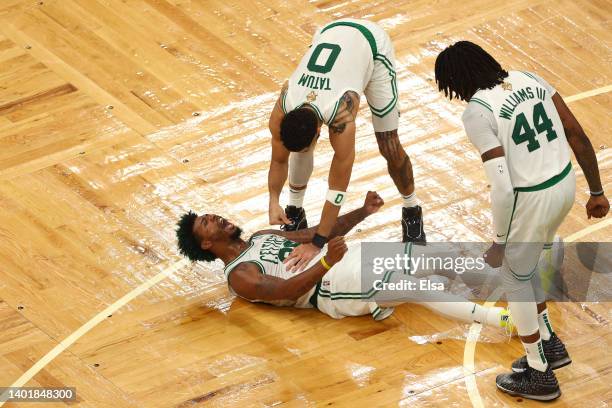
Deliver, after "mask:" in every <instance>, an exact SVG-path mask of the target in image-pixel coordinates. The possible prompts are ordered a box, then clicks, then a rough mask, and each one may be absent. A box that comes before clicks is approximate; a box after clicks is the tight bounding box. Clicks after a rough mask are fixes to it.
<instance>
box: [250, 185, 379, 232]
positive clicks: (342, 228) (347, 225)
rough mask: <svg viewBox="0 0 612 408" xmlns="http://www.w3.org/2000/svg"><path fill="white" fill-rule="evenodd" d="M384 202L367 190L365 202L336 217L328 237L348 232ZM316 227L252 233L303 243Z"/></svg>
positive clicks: (376, 194) (374, 192)
mask: <svg viewBox="0 0 612 408" xmlns="http://www.w3.org/2000/svg"><path fill="white" fill-rule="evenodd" d="M384 204H385V202H384V201H383V199H382V198H381V197H380V196H379V195H378V193H377V192H376V191H368V193H367V194H366V198H365V202H364V203H363V206H362V207H359V208H357V209H356V210H353V211H350V212H348V213H346V214H344V215H341V216H340V217H338V219H337V220H336V224H335V225H334V227H333V228H332V231H331V234H330V239H332V238H335V237H338V236H344V235H346V234H348V233H349V231H350V230H352V229H353V228H354V227H355V226H356V225H357V224H359V223H360V222H361V221H363V220H364V219H366V217H368V216H370V215H372V214H374V213H375V212H377V211H378V210H379V209H380V208H381V207H382V206H383V205H384ZM318 227H319V226H318V225H315V226H314V227H310V228H306V229H303V230H299V231H280V230H272V229H268V230H262V231H258V232H256V233H255V234H254V235H261V234H276V235H280V236H282V237H285V238H287V239H290V240H292V241H294V242H299V243H301V244H303V243H308V242H311V241H312V238H313V237H314V234H315V233H316V232H317V228H318Z"/></svg>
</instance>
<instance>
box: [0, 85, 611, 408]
mask: <svg viewBox="0 0 612 408" xmlns="http://www.w3.org/2000/svg"><path fill="white" fill-rule="evenodd" d="M610 91H612V85H608V86H604V87H601V88H597V89H593V90H591V91H586V92H582V93H579V94H576V95H573V96H570V97H568V98H566V99H565V101H566V102H568V103H569V102H573V101H577V100H580V99H584V98H588V97H591V96H595V95H599V94H602V93H606V92H610ZM606 221H608V222H607V223H606ZM606 221H604V222H600V223H598V224H604V223H606V225H608V224H609V223H610V221H612V219H607V220H606ZM598 224H595V225H598ZM595 225H591V226H589V227H587V228H584V229H583V230H581V231H578V232H577V233H575V234H573V235H576V234H579V233H581V232H582V231H585V230H589V231H588V232H586V233H585V234H584V235H586V234H587V233H589V232H591V231H594V230H596V229H591V228H592V227H594V226H595ZM606 225H604V226H601V227H600V228H604V227H605V226H606ZM598 229H599V228H598ZM573 235H571V236H570V237H572V236H573ZM570 237H568V238H570ZM575 239H577V238H575ZM566 241H567V242H571V241H570V240H569V239H568V240H566ZM188 263H189V262H188V261H187V260H186V259H182V260H180V261H177V262H175V263H174V264H172V265H170V266H169V267H167V268H166V269H164V270H163V271H161V272H159V273H158V274H157V275H155V276H153V277H152V278H151V279H149V280H147V281H145V282H143V283H142V284H140V285H139V286H137V287H136V288H134V289H132V290H131V291H130V292H128V293H127V294H125V295H124V296H122V297H121V298H119V299H118V300H117V301H115V302H114V303H112V304H111V305H110V306H108V307H106V309H104V310H102V311H101V312H99V313H98V314H96V315H95V316H94V317H93V318H91V319H90V320H89V321H87V322H86V323H85V324H83V325H82V326H81V327H79V328H78V329H77V330H76V331H74V332H73V333H71V334H70V335H69V336H68V337H66V338H65V339H64V340H62V341H61V342H59V343H58V344H57V345H56V346H55V347H53V348H52V349H51V350H50V351H49V352H48V353H47V354H45V355H44V356H43V357H42V358H41V359H40V360H38V361H37V362H36V363H35V364H34V365H33V366H32V367H30V368H29V369H28V370H27V371H26V372H25V373H23V374H22V375H21V376H20V377H19V378H18V379H17V380H16V381H15V382H14V383H13V384H12V385H11V387H23V386H24V385H25V384H27V383H28V382H29V381H30V380H31V379H32V378H34V376H35V375H36V374H38V373H39V372H40V371H41V370H42V369H43V368H44V367H46V366H47V365H48V364H49V363H50V362H51V361H53V360H54V359H55V358H56V357H57V356H58V355H60V354H61V353H62V352H63V351H64V350H66V349H67V348H68V347H70V346H71V345H72V344H74V343H75V342H76V341H77V340H78V339H80V338H81V337H83V336H84V335H85V334H87V333H88V332H89V331H90V330H91V329H93V328H94V327H96V326H97V325H98V324H100V323H101V322H102V321H104V320H105V319H107V318H108V316H109V315H111V314H113V313H114V312H116V311H117V310H119V309H120V308H121V307H123V306H125V305H126V304H127V303H129V302H131V301H132V300H133V299H135V298H136V297H138V296H140V295H141V294H142V293H144V292H146V291H147V290H149V289H150V288H151V287H153V286H155V285H157V284H158V283H159V282H161V281H163V280H164V279H166V278H168V277H169V276H170V275H172V274H173V273H175V272H176V271H177V270H178V269H180V268H182V267H183V266H186V265H187V264H188ZM494 304H495V302H485V303H484V305H483V306H489V307H490V306H492V305H494ZM475 325H476V327H475ZM478 326H480V327H478ZM481 330H482V325H479V324H478V323H472V325H471V326H470V332H469V335H468V339H467V340H466V344H465V348H464V354H463V356H464V361H463V370H464V373H465V372H466V370H470V367H471V370H470V371H469V375H466V376H465V377H464V379H465V384H466V390H467V393H468V396H469V397H470V400H471V401H472V406H473V407H474V408H483V407H484V405H483V404H482V399H481V397H480V393H479V392H478V384H477V383H476V373H475V372H474V367H475V366H474V361H475V352H476V343H477V342H478V337H479V336H480V331H481ZM470 335H471V337H470ZM468 346H469V347H470V348H471V350H468ZM467 358H470V360H469V361H468V360H467ZM3 395H4V394H3ZM5 402H6V401H5ZM5 402H3V401H0V407H2V406H4V404H5ZM478 404H479V405H478Z"/></svg>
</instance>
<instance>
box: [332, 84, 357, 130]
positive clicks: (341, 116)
mask: <svg viewBox="0 0 612 408" xmlns="http://www.w3.org/2000/svg"><path fill="white" fill-rule="evenodd" d="M358 109H359V95H357V94H356V93H355V92H353V91H348V92H345V93H344V95H342V97H341V98H340V106H339V107H338V112H337V113H336V117H335V118H334V121H333V122H332V123H330V125H329V129H330V130H331V131H333V132H334V133H342V132H344V129H346V125H347V124H349V123H351V122H354V121H355V118H356V117H357V110H358Z"/></svg>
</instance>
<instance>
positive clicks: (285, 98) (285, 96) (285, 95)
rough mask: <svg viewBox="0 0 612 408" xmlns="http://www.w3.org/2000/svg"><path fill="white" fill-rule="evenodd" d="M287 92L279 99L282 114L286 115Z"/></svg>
mask: <svg viewBox="0 0 612 408" xmlns="http://www.w3.org/2000/svg"><path fill="white" fill-rule="evenodd" d="M286 101H287V91H285V92H283V95H282V98H281V108H282V109H283V113H284V114H285V115H286V114H287V107H286V105H287V102H286Z"/></svg>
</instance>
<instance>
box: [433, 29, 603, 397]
mask: <svg viewBox="0 0 612 408" xmlns="http://www.w3.org/2000/svg"><path fill="white" fill-rule="evenodd" d="M435 71H436V82H437V83H438V87H439V89H440V91H444V94H445V95H447V96H448V97H449V98H450V99H452V98H453V97H457V98H458V99H461V100H464V101H467V102H468V105H467V108H466V110H465V112H464V114H463V118H462V119H463V124H464V126H465V130H466V133H467V135H468V138H469V139H470V141H471V142H472V143H473V144H474V146H475V147H476V148H477V149H478V151H479V152H480V154H481V158H482V161H483V163H484V169H485V173H486V175H487V178H488V179H489V182H490V184H491V205H492V213H493V228H494V230H495V233H496V238H495V240H494V244H493V246H492V247H491V249H489V251H487V259H488V261H487V262H488V263H489V264H490V265H491V266H494V267H499V266H500V264H502V256H503V264H502V274H503V279H504V288H505V292H506V298H507V299H508V305H509V307H510V311H511V313H512V318H513V320H514V323H515V325H516V327H517V329H518V334H519V336H520V337H521V341H522V342H523V346H524V348H525V351H526V356H523V357H521V358H519V359H518V360H516V361H515V362H514V363H513V364H512V370H513V373H510V374H500V375H499V376H497V387H498V388H499V389H500V390H502V391H504V392H507V393H509V394H511V395H519V396H522V397H525V398H531V399H536V400H552V399H555V398H557V397H559V396H560V395H561V390H560V389H559V383H558V382H557V378H556V377H555V374H554V373H553V372H552V370H554V369H557V368H560V367H563V366H565V365H567V364H569V363H571V360H570V357H569V355H568V353H567V350H566V349H565V346H564V345H563V343H562V342H561V340H560V339H559V338H558V337H557V336H556V335H555V333H554V332H553V329H552V326H551V323H550V317H549V315H548V309H547V308H546V302H545V294H544V292H543V291H542V289H541V284H540V275H539V273H538V270H539V267H538V264H539V263H541V262H542V261H541V257H540V255H541V254H542V250H543V249H545V248H547V247H548V246H549V245H550V244H551V243H552V241H553V237H554V236H555V232H556V231H557V229H558V228H559V225H561V222H562V221H563V219H564V218H565V216H566V215H567V213H568V212H569V210H570V209H571V208H572V205H573V204H574V194H575V191H576V178H575V176H574V170H573V169H572V164H571V161H570V158H571V155H570V148H571V150H573V151H574V154H575V155H576V159H577V160H578V164H579V165H580V167H581V168H582V170H583V172H584V176H585V177H586V180H587V182H588V184H589V188H590V190H591V196H590V197H589V200H588V202H587V204H586V212H587V215H588V217H589V218H591V217H595V218H601V217H605V216H606V214H607V213H608V211H609V209H610V204H609V203H608V199H607V198H606V196H605V195H604V191H603V188H602V185H601V180H600V177H599V169H598V167H597V156H595V152H594V150H593V147H592V146H591V142H590V141H589V138H588V137H587V136H586V134H585V133H584V131H583V130H582V127H581V126H580V124H579V123H578V121H577V120H576V118H575V117H574V115H573V114H572V112H571V111H570V110H569V108H568V107H567V106H566V105H565V102H563V99H562V98H561V96H560V95H559V94H558V93H557V91H556V90H555V89H554V88H553V87H552V86H551V85H550V84H548V82H546V81H545V80H544V79H542V78H540V77H539V76H537V75H535V74H533V73H530V72H520V71H509V72H508V71H505V70H503V69H502V67H501V66H500V64H499V63H498V62H497V61H496V60H495V59H494V58H493V57H492V56H491V55H489V54H488V53H487V52H486V51H485V50H483V49H482V48H481V47H479V46H478V45H476V44H473V43H471V42H469V41H460V42H458V43H456V44H453V45H451V46H450V47H448V48H446V49H445V50H444V51H442V52H441V53H440V55H438V58H437V59H436V67H435ZM504 248H505V255H504Z"/></svg>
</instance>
